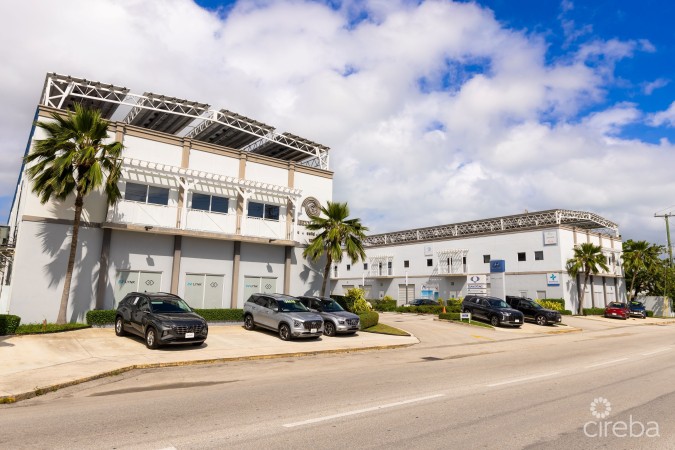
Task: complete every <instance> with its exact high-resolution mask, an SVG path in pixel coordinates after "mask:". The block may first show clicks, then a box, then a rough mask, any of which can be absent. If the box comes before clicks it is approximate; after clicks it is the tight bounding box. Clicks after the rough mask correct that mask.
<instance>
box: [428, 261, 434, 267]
mask: <svg viewBox="0 0 675 450" xmlns="http://www.w3.org/2000/svg"><path fill="white" fill-rule="evenodd" d="M433 265H434V260H433V259H427V267H431V266H433Z"/></svg>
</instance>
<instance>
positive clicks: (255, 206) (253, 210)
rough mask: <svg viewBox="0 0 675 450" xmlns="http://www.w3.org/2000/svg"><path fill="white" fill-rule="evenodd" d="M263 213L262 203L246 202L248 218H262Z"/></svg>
mask: <svg viewBox="0 0 675 450" xmlns="http://www.w3.org/2000/svg"><path fill="white" fill-rule="evenodd" d="M264 212H265V205H263V204H262V203H256V202H248V216H249V217H260V218H261V219H262V218H263V214H264Z"/></svg>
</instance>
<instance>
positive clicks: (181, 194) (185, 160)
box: [176, 139, 192, 228]
mask: <svg viewBox="0 0 675 450" xmlns="http://www.w3.org/2000/svg"><path fill="white" fill-rule="evenodd" d="M191 143H192V142H191V141H189V140H185V139H184V140H183V153H182V155H181V161H180V166H181V168H183V169H187V168H188V167H189V165H190V145H191ZM183 181H185V180H183ZM187 194H188V193H187V192H186V191H185V189H184V188H183V186H181V185H179V186H178V208H177V210H176V228H184V227H185V224H184V223H182V222H183V221H184V220H185V214H184V213H183V210H184V208H183V206H184V204H185V203H186V202H187Z"/></svg>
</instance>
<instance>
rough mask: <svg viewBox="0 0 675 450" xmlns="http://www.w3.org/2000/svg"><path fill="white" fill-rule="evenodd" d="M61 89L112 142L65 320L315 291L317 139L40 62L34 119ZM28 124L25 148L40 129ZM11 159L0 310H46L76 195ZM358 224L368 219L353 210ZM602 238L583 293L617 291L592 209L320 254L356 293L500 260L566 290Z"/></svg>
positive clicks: (63, 107)
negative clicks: (172, 301)
mask: <svg viewBox="0 0 675 450" xmlns="http://www.w3.org/2000/svg"><path fill="white" fill-rule="evenodd" d="M75 103H82V104H83V105H85V106H87V107H90V108H96V109H99V110H100V111H101V113H102V115H103V117H104V118H105V119H107V120H108V121H109V122H110V125H109V134H110V138H111V139H114V140H117V141H121V142H122V143H123V145H124V147H125V150H124V152H123V155H122V156H123V172H122V178H121V180H120V182H119V188H120V191H121V193H122V199H121V200H120V201H119V202H118V203H117V204H115V205H114V206H112V207H108V205H107V202H106V199H105V196H104V193H103V191H99V192H95V193H93V194H91V195H89V196H88V197H87V198H86V199H85V203H84V211H83V217H82V220H83V222H82V224H81V228H80V235H79V246H78V252H77V257H76V264H75V271H74V274H73V282H72V287H71V295H70V303H69V308H68V313H67V316H68V319H69V320H71V321H83V320H84V316H85V314H86V312H87V311H89V310H91V309H110V308H114V307H115V306H116V304H117V302H118V301H119V300H120V299H121V298H122V297H123V296H124V295H125V294H126V293H127V292H130V291H164V292H172V293H176V294H178V295H180V296H181V297H183V298H185V299H186V300H187V301H188V303H189V304H190V305H191V306H193V307H196V308H237V307H241V306H242V305H243V302H244V301H245V300H246V298H248V296H249V295H250V294H251V293H253V292H283V293H288V294H294V295H300V294H316V293H318V291H319V289H320V286H321V281H322V273H321V271H322V268H323V263H322V262H319V263H318V264H312V263H310V262H307V261H305V259H304V258H303V256H302V251H303V250H304V248H305V247H306V244H307V242H308V240H309V239H311V238H312V236H313V235H312V234H311V233H310V232H308V231H306V229H305V227H304V225H305V224H306V221H308V220H309V215H308V213H312V214H318V213H319V209H318V206H319V205H323V204H325V203H326V202H327V201H328V200H331V199H332V191H333V173H332V172H331V171H329V166H328V163H329V158H328V150H329V149H328V148H327V147H325V146H322V145H320V144H316V143H314V142H311V141H309V140H307V139H303V138H300V137H298V136H295V135H293V134H290V133H278V132H277V131H276V130H275V129H274V128H273V127H272V126H269V125H266V124H264V123H260V122H258V121H256V120H253V119H250V118H247V117H244V116H242V115H239V114H236V113H233V112H231V111H228V110H226V109H212V108H211V106H210V105H207V104H203V103H197V102H193V101H187V100H180V99H177V98H173V97H166V96H163V95H157V94H152V93H147V92H146V93H144V94H142V95H141V94H134V93H132V92H130V91H129V89H126V88H122V87H119V86H114V85H109V84H102V83H98V82H93V81H88V80H83V79H77V78H71V77H67V76H62V75H57V74H48V75H47V77H46V80H45V85H44V88H43V92H42V97H41V101H40V104H39V105H38V107H37V111H36V115H35V118H36V120H39V121H45V120H51V114H52V113H54V112H56V113H62V114H65V113H66V111H67V110H70V109H72V107H73V105H74V104H75ZM44 137H45V136H44V134H43V130H42V129H41V128H39V127H35V126H33V127H32V129H31V134H30V137H29V140H28V145H27V147H26V152H29V151H31V149H32V147H33V145H34V142H35V140H38V139H42V138H44ZM31 188H32V184H31V181H30V180H29V179H28V178H27V177H26V175H25V167H23V168H22V170H21V174H20V176H19V181H18V184H17V189H16V192H15V196H14V202H13V205H12V209H11V212H10V217H9V221H8V225H9V229H8V228H7V227H4V228H3V229H2V230H0V231H2V233H0V314H2V313H7V312H9V313H11V314H16V315H19V316H21V318H22V321H23V322H24V323H29V322H41V321H42V320H44V319H47V320H49V321H52V320H54V319H55V318H56V315H57V311H58V308H59V299H60V297H61V292H62V289H63V283H64V274H65V270H66V263H67V260H68V252H69V246H70V239H69V237H68V234H69V233H72V222H73V211H74V199H72V198H71V199H68V200H66V201H64V202H57V201H50V202H48V203H46V204H44V205H43V204H41V203H40V201H39V199H38V197H37V196H36V195H35V194H33V193H32V192H31ZM366 225H367V224H366ZM581 242H593V243H595V244H598V245H600V246H601V247H602V249H603V253H605V255H606V257H607V262H608V265H609V268H610V270H609V272H608V273H602V274H598V275H596V276H594V277H593V279H592V282H591V283H589V286H588V288H587V294H586V296H585V298H586V304H587V305H588V306H590V305H591V304H595V305H596V306H600V305H604V304H606V303H607V302H609V301H612V300H614V299H624V298H625V288H624V283H623V279H622V274H621V270H620V262H619V257H620V253H621V240H620V237H619V231H618V226H617V225H616V224H614V223H612V222H610V221H608V220H606V219H603V218H602V217H599V216H597V215H595V214H592V213H587V212H580V211H567V210H553V211H543V212H537V213H525V214H521V215H516V216H508V217H499V218H495V219H488V220H481V221H475V222H466V223H458V224H454V225H445V226H437V227H428V228H421V229H416V230H406V231H400V232H394V233H386V234H380V235H372V236H369V237H368V238H367V239H366V249H367V255H368V257H367V261H366V262H365V263H358V264H354V265H352V264H351V263H350V262H349V261H348V260H347V259H345V260H344V261H343V262H342V263H341V264H338V265H336V266H335V267H333V268H332V273H331V284H330V289H331V292H333V293H335V294H342V293H344V292H345V291H346V290H347V289H349V288H350V287H355V286H363V287H364V288H365V290H366V295H367V297H368V298H378V297H379V298H381V297H384V296H385V295H389V296H392V297H394V298H396V299H397V300H398V302H399V303H401V304H403V303H405V302H407V301H410V300H412V299H413V298H416V297H421V296H425V297H442V298H449V297H455V298H457V297H463V296H464V295H466V294H467V293H470V292H476V293H493V294H494V293H496V289H495V285H494V276H493V277H492V279H491V277H490V263H491V261H494V260H504V261H505V275H504V276H503V279H504V280H505V285H504V286H505V292H502V293H507V294H515V295H523V296H529V297H538V298H564V299H565V301H566V305H567V306H566V307H567V309H572V310H574V309H576V307H575V305H576V302H578V298H579V289H580V283H579V282H578V280H573V279H570V277H568V276H567V274H566V273H565V262H566V260H567V259H568V258H570V257H571V256H572V252H573V247H574V245H576V244H578V243H581Z"/></svg>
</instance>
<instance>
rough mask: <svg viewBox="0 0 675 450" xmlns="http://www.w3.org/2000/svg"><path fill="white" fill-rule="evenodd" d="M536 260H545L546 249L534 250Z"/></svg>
mask: <svg viewBox="0 0 675 450" xmlns="http://www.w3.org/2000/svg"><path fill="white" fill-rule="evenodd" d="M534 260H535V261H543V260H544V251H543V250H537V251H536V252H534Z"/></svg>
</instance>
